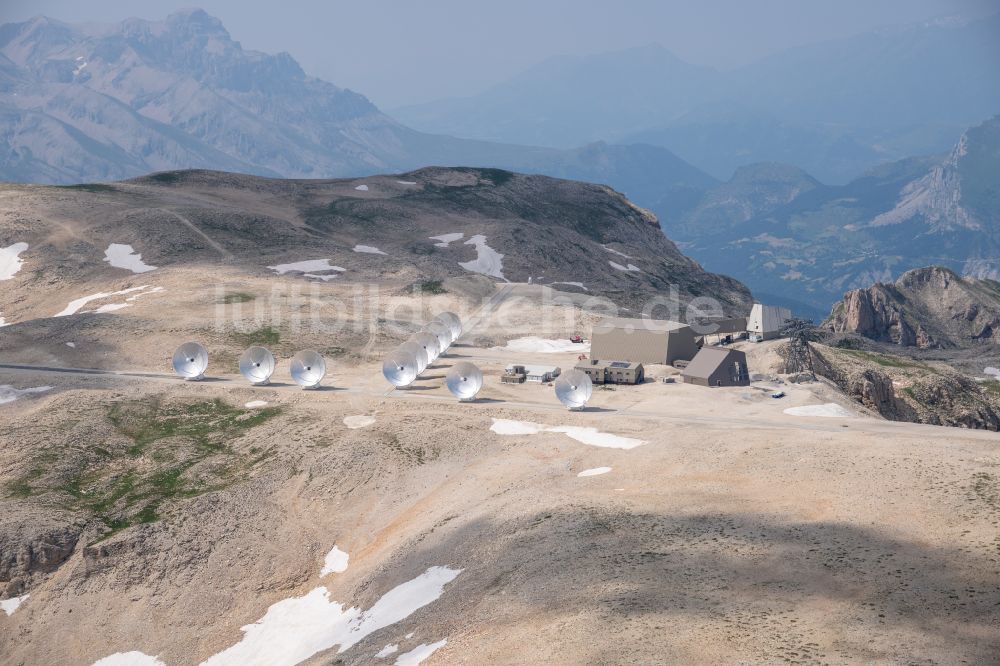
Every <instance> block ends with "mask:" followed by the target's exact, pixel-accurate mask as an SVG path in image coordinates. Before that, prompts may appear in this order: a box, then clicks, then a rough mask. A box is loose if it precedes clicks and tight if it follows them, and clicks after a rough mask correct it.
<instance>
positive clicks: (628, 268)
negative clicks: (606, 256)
mask: <svg viewBox="0 0 1000 666" xmlns="http://www.w3.org/2000/svg"><path fill="white" fill-rule="evenodd" d="M608 263H609V264H611V268H613V269H615V270H616V271H625V272H627V273H641V272H642V269H641V268H639V267H638V266H636V265H635V264H629V265H628V266H622V265H621V264H616V263H615V262H613V261H609V262H608Z"/></svg>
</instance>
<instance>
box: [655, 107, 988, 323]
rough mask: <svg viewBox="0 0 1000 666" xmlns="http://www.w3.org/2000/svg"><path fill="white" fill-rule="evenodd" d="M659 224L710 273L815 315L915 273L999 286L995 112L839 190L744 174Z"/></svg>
mask: <svg viewBox="0 0 1000 666" xmlns="http://www.w3.org/2000/svg"><path fill="white" fill-rule="evenodd" d="M661 223H662V224H663V226H664V229H665V231H666V233H667V235H668V236H670V237H671V238H673V239H675V240H677V241H679V242H680V243H681V246H682V248H683V249H684V250H685V252H687V253H689V254H690V255H691V256H693V257H694V258H696V259H698V260H699V261H701V262H702V263H703V264H704V265H705V267H706V268H708V269H709V270H725V271H726V272H727V273H729V274H731V275H733V276H734V277H736V278H739V279H740V280H742V281H744V282H745V283H746V284H748V285H750V286H751V288H752V289H753V290H754V293H755V295H757V296H758V297H767V298H770V299H771V300H775V301H784V302H786V303H789V304H791V305H793V307H796V308H797V309H798V310H799V311H800V312H803V311H806V312H809V313H810V314H812V315H814V316H816V317H821V315H822V311H823V310H826V309H827V308H828V304H829V303H831V302H832V301H834V300H837V299H838V298H839V296H840V295H841V294H843V293H844V291H846V290H848V289H857V288H862V287H867V286H869V285H871V284H873V283H875V282H891V281H892V280H893V279H895V277H896V276H897V275H899V274H900V273H903V272H904V271H907V270H910V269H913V268H918V267H921V266H930V265H936V266H944V267H947V268H950V269H952V270H954V271H956V272H958V273H960V274H963V275H969V276H973V277H979V278H993V279H996V278H997V277H1000V261H998V259H997V257H1000V116H998V117H996V118H994V119H992V120H989V121H987V122H985V123H982V124H980V125H978V126H976V127H974V128H972V129H970V130H968V131H967V132H966V133H965V134H964V135H963V136H962V137H961V139H960V140H959V141H958V143H957V144H956V145H955V146H954V147H953V148H952V150H951V152H950V153H948V154H946V155H943V156H941V157H925V158H910V159H905V160H900V161H898V162H893V163H890V164H885V165H881V166H879V167H876V168H874V169H872V170H871V171H869V172H868V173H866V174H865V175H863V176H862V177H860V178H857V179H855V180H852V181H851V182H849V183H847V184H846V185H837V186H830V185H823V184H822V183H820V182H818V181H817V180H816V179H814V178H812V177H810V176H809V175H808V174H806V173H805V172H803V171H801V170H799V169H796V168H793V167H788V166H783V165H774V164H761V165H753V166H749V167H745V168H743V169H740V170H739V171H737V173H736V174H735V175H734V176H733V178H732V179H731V180H730V181H729V182H727V183H724V184H722V185H719V186H717V187H715V188H712V189H710V190H708V191H707V192H706V193H705V195H704V196H703V198H702V200H701V201H700V202H699V203H698V204H697V205H696V206H694V207H693V208H692V209H690V210H689V211H686V212H684V213H683V214H681V215H680V216H677V217H675V218H674V219H673V220H671V219H661Z"/></svg>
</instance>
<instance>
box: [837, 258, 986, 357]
mask: <svg viewBox="0 0 1000 666" xmlns="http://www.w3.org/2000/svg"><path fill="white" fill-rule="evenodd" d="M824 326H825V327H827V328H828V329H829V330H831V331H833V332H835V333H856V334H858V335H862V336H864V337H866V338H870V339H872V340H877V341H880V342H889V343H892V344H896V345H900V346H903V347H914V346H915V347H923V348H930V347H944V348H954V347H968V346H974V345H977V344H978V345H984V344H996V343H997V342H998V341H1000V283H997V282H996V281H994V280H988V279H983V280H980V279H976V278H963V277H960V276H958V275H956V274H955V273H954V272H952V271H951V270H949V269H947V268H941V267H937V266H932V267H929V268H918V269H915V270H912V271H907V272H906V273H903V275H901V276H900V277H899V279H897V280H896V281H895V282H894V283H891V284H882V283H878V284H874V285H872V286H871V287H868V288H866V289H855V290H852V291H849V292H847V294H845V295H844V299H843V300H842V301H841V302H839V303H837V304H836V305H835V306H834V307H833V311H832V313H831V315H830V318H829V319H828V320H827V321H826V323H825V324H824Z"/></svg>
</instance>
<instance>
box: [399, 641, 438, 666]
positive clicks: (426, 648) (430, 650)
mask: <svg viewBox="0 0 1000 666" xmlns="http://www.w3.org/2000/svg"><path fill="white" fill-rule="evenodd" d="M447 643H448V639H444V640H440V641H438V642H437V643H431V644H430V645H427V644H426V643H421V644H420V645H418V646H417V647H415V648H413V649H412V650H410V651H409V652H404V653H403V654H401V655H399V656H398V657H396V666H417V664H419V663H420V662H422V661H423V660H424V659H427V657H429V656H431V655H432V654H434V653H435V652H436V651H437V650H438V649H439V648H442V647H444V646H445V645H446V644H447Z"/></svg>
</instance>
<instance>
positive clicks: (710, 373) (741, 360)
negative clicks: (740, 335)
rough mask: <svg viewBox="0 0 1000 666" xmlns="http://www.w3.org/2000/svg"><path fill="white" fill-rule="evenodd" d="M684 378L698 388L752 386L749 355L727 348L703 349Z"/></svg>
mask: <svg viewBox="0 0 1000 666" xmlns="http://www.w3.org/2000/svg"><path fill="white" fill-rule="evenodd" d="M682 376H683V377H684V383H685V384H694V385H696V386H750V369H749V368H748V367H747V355H746V354H744V353H743V352H741V351H738V350H736V349H727V348H725V347H702V348H701V351H699V352H698V355H697V356H695V357H694V360H692V361H691V362H690V363H689V364H688V366H687V367H686V368H684V372H683V374H682Z"/></svg>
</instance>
